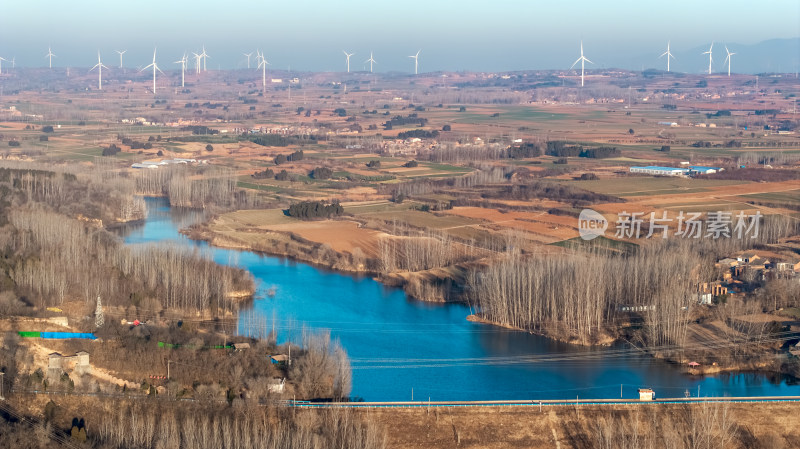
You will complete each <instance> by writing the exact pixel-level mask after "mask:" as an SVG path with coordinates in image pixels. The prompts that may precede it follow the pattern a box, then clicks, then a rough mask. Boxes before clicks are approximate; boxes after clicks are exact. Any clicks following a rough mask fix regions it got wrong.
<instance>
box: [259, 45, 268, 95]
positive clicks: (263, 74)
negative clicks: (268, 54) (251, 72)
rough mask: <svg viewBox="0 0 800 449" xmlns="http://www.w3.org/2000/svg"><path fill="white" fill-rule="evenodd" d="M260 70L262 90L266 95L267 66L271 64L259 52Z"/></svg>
mask: <svg viewBox="0 0 800 449" xmlns="http://www.w3.org/2000/svg"><path fill="white" fill-rule="evenodd" d="M258 59H259V61H258V68H259V69H261V88H262V89H263V90H264V93H266V92H267V66H268V65H269V62H267V58H265V57H264V55H262V54H261V52H260V51H259V52H258Z"/></svg>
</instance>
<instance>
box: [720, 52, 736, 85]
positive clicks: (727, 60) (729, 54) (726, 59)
mask: <svg viewBox="0 0 800 449" xmlns="http://www.w3.org/2000/svg"><path fill="white" fill-rule="evenodd" d="M725 53H727V54H728V56H726V57H725V62H727V63H728V77H729V78H730V76H731V59H733V58H731V56H733V55H735V54H736V53H731V52H730V51H729V50H728V46H727V45H726V46H725ZM725 62H723V63H722V64H723V65H725Z"/></svg>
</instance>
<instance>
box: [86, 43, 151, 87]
mask: <svg viewBox="0 0 800 449" xmlns="http://www.w3.org/2000/svg"><path fill="white" fill-rule="evenodd" d="M153 62H155V60H154V61H153ZM103 68H106V69H107V68H108V67H106V66H104V65H103V63H102V62H100V51H99V50H98V51H97V64H95V66H94V67H92V68H91V69H89V71H90V72H91V71H92V70H94V69H97V89H98V90H103Z"/></svg>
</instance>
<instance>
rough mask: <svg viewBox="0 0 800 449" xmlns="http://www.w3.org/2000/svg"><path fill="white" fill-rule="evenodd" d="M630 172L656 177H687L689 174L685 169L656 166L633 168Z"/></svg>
mask: <svg viewBox="0 0 800 449" xmlns="http://www.w3.org/2000/svg"><path fill="white" fill-rule="evenodd" d="M630 172H631V173H643V174H646V175H655V176H686V175H687V174H688V173H689V170H688V169H685V168H676V167H658V166H655V165H649V166H647V167H631V168H630Z"/></svg>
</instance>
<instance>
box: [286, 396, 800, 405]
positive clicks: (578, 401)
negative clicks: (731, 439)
mask: <svg viewBox="0 0 800 449" xmlns="http://www.w3.org/2000/svg"><path fill="white" fill-rule="evenodd" d="M708 402H729V403H759V402H800V396H747V397H701V398H664V399H656V400H654V401H639V400H635V399H547V400H541V401H540V400H518V401H432V402H428V401H413V402H308V401H286V402H284V403H285V404H286V405H288V406H294V407H311V408H325V407H331V408H337V407H339V408H413V407H512V406H513V407H520V406H526V407H552V406H565V405H568V406H585V405H599V406H616V405H640V404H702V403H708Z"/></svg>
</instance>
